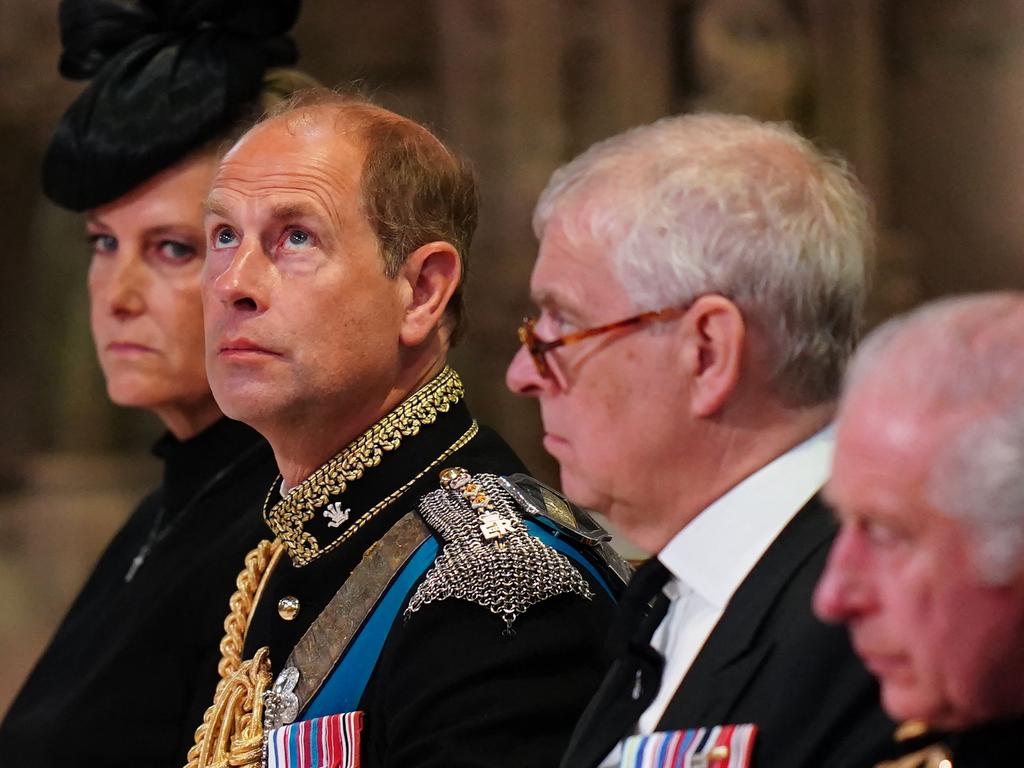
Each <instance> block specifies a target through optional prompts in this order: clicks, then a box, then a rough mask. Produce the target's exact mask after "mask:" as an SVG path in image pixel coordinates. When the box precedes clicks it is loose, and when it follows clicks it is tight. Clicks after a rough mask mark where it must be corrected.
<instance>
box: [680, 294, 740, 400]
mask: <svg viewBox="0 0 1024 768" xmlns="http://www.w3.org/2000/svg"><path fill="white" fill-rule="evenodd" d="M683 324H684V327H683V328H682V329H680V331H681V332H683V333H685V334H686V336H687V340H686V342H685V347H684V350H685V351H684V356H683V364H684V366H685V367H686V374H687V376H688V377H689V379H690V381H691V386H690V413H691V414H692V415H693V416H695V417H697V418H709V417H711V416H714V415H715V414H716V413H718V411H719V410H721V409H722V407H723V406H724V405H725V403H726V401H727V400H728V399H729V397H730V396H731V395H732V393H733V392H734V391H735V390H736V386H737V385H738V384H739V380H740V372H741V369H742V363H743V344H744V339H745V338H746V335H747V326H746V322H745V321H744V320H743V314H742V313H741V312H740V310H739V307H737V306H736V305H735V304H733V302H731V301H730V300H729V299H727V298H725V297H724V296H718V295H716V294H709V295H707V296H701V297H700V298H699V299H697V300H696V301H695V302H694V303H693V306H691V307H690V310H689V311H688V312H687V313H686V316H685V317H684V318H683Z"/></svg>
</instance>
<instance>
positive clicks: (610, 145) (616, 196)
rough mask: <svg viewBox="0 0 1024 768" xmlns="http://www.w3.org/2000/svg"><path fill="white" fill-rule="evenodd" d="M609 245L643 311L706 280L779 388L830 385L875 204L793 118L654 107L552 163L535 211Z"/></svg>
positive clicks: (849, 330)
mask: <svg viewBox="0 0 1024 768" xmlns="http://www.w3.org/2000/svg"><path fill="white" fill-rule="evenodd" d="M556 216H558V220H559V224H560V225H561V226H562V227H563V230H564V232H565V236H566V237H567V238H568V239H569V240H570V242H577V241H579V240H581V239H582V240H589V242H593V243H599V244H601V245H602V246H603V247H605V248H607V249H608V250H607V252H608V253H609V255H610V257H611V260H612V265H613V268H614V269H615V271H616V274H617V276H618V279H619V281H620V283H621V285H622V287H623V289H624V290H625V292H626V294H627V295H628V296H629V298H630V300H631V301H632V303H633V304H634V305H636V308H637V310H638V311H647V310H651V309H661V308H664V307H669V306H675V305H682V304H685V303H686V302H688V301H691V300H693V299H694V298H696V297H698V296H700V295H702V294H705V293H720V294H722V295H724V296H726V297H728V298H730V299H731V300H732V301H734V302H735V303H736V304H737V306H739V307H740V310H741V311H742V312H743V314H744V317H745V318H746V319H747V321H748V322H751V323H753V324H756V326H757V327H758V328H760V329H761V330H762V332H763V333H764V335H765V338H766V341H767V345H768V349H767V350H765V351H764V352H765V355H766V359H767V360H768V361H769V364H770V365H771V368H772V371H771V373H772V381H773V383H774V384H775V385H776V389H777V390H778V393H779V394H780V395H782V396H783V397H784V399H786V400H787V401H789V402H790V403H791V404H794V405H813V404H816V403H819V402H825V401H828V400H832V399H834V398H835V397H836V395H837V394H838V390H839V385H840V382H841V379H842V373H843V370H844V367H845V364H846V361H847V359H848V358H849V356H850V354H851V352H852V350H853V347H854V345H855V343H856V341H857V338H858V335H859V331H860V326H861V321H862V317H863V307H864V298H865V294H866V290H867V277H868V272H869V268H870V262H871V260H872V254H873V247H874V241H873V235H872V231H873V230H872V215H871V210H870V206H869V204H868V202H867V200H866V197H865V195H864V194H863V191H862V190H861V187H860V185H859V184H858V183H857V181H856V179H855V178H854V177H853V174H852V173H851V172H850V170H849V169H848V167H847V166H846V164H845V163H844V162H843V161H842V160H840V159H838V158H834V157H830V156H826V155H825V154H823V153H822V152H820V151H819V150H818V149H816V148H815V147H814V145H813V144H811V143H810V142H809V141H807V140H806V139H803V138H801V137H800V136H799V135H798V134H797V133H796V132H795V131H793V129H792V128H790V127H789V126H788V125H784V124H776V123H762V122H758V121H756V120H754V119H752V118H748V117H742V116H735V115H732V116H731V115H717V114H701V115H685V116H680V117H667V118H663V119H661V120H659V121H657V122H655V123H652V124H651V125H645V126H641V127H639V128H634V129H632V130H630V131H627V132H626V133H623V134H621V135H619V136H615V137H613V138H611V139H607V140H605V141H603V142H600V143H598V144H595V145H594V146H592V147H591V148H590V149H588V150H587V151H586V152H584V153H583V154H582V155H580V156H579V157H577V158H576V159H575V160H573V161H572V162H571V163H569V164H568V165H566V166H564V167H562V168H560V169H559V170H557V171H556V172H555V173H554V175H553V176H552V178H551V181H550V182H549V184H548V186H547V188H546V189H545V190H544V192H543V193H542V195H541V197H540V200H539V202H538V203H537V208H536V210H535V212H534V219H533V226H534V231H535V232H536V234H537V237H538V238H540V237H542V236H543V233H544V229H545V228H546V227H547V225H548V223H549V222H550V221H551V220H552V219H553V218H554V217H556Z"/></svg>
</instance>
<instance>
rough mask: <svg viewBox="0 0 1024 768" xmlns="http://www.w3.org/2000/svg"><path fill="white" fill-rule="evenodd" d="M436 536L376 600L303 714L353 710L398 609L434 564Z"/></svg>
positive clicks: (319, 715)
mask: <svg viewBox="0 0 1024 768" xmlns="http://www.w3.org/2000/svg"><path fill="white" fill-rule="evenodd" d="M438 549H439V547H438V543H437V539H435V538H434V537H433V536H431V537H430V538H428V539H427V540H426V541H424V542H423V543H422V544H420V545H419V547H417V548H416V551H415V552H414V553H413V554H412V557H410V558H409V560H408V561H407V562H406V563H405V565H404V566H402V570H401V571H399V573H398V575H397V576H396V577H395V579H394V581H392V582H391V585H390V586H389V587H388V589H387V592H385V593H384V596H383V597H382V598H381V599H380V600H379V601H378V602H377V605H376V607H375V608H374V609H373V613H371V614H370V617H369V618H368V619H367V620H366V623H365V624H363V626H362V628H361V629H360V630H359V634H358V635H356V638H355V640H353V641H352V644H351V645H349V647H348V650H347V651H346V652H345V655H344V656H342V657H341V660H340V661H339V662H338V664H337V666H335V668H334V671H333V672H331V674H330V675H329V676H328V678H327V679H326V680H325V681H324V684H323V685H322V686H321V687H320V690H319V691H318V692H317V694H316V696H314V697H313V699H312V701H310V702H309V706H308V707H306V711H305V712H304V713H303V717H304V718H311V717H323V716H324V715H332V714H334V713H336V712H352V711H354V710H355V709H356V708H357V707H358V705H359V700H360V699H361V698H362V697H363V691H365V690H366V684H367V682H368V681H369V680H370V675H371V673H372V672H373V670H374V668H375V667H376V666H377V660H378V659H379V658H380V654H381V651H382V650H383V649H384V642H385V641H386V640H387V639H388V633H389V632H390V631H391V625H392V624H394V623H395V618H396V617H397V616H398V612H399V611H400V610H402V606H404V605H405V604H406V603H407V602H408V601H409V595H410V593H411V592H412V590H413V587H415V586H416V585H417V584H419V582H420V579H422V578H423V574H425V573H426V572H427V569H428V568H429V567H430V566H431V565H433V563H434V558H436V557H437V553H438Z"/></svg>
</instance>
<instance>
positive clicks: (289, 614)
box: [277, 595, 299, 621]
mask: <svg viewBox="0 0 1024 768" xmlns="http://www.w3.org/2000/svg"><path fill="white" fill-rule="evenodd" d="M277 613H278V615H279V616H280V617H281V618H282V619H284V620H285V621H291V620H292V619H294V618H295V617H296V616H298V615H299V598H297V597H292V596H291V595H288V596H287V597H282V598H281V599H280V600H278V601H277Z"/></svg>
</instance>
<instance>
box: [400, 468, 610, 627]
mask: <svg viewBox="0 0 1024 768" xmlns="http://www.w3.org/2000/svg"><path fill="white" fill-rule="evenodd" d="M498 480H499V478H498V477H497V476H496V475H488V474H479V475H470V474H469V472H467V471H466V470H465V469H462V468H461V467H452V468H450V469H446V470H444V471H443V472H442V473H441V489H440V490H437V491H433V492H431V493H428V494H427V495H426V496H424V497H423V498H422V499H421V500H420V515H422V517H423V519H424V520H425V521H426V522H427V525H429V526H430V527H431V528H433V529H434V531H436V532H437V533H438V534H439V535H440V536H441V537H442V538H443V539H444V540H445V545H444V548H443V549H442V550H441V553H440V554H439V555H438V556H437V558H436V559H435V561H434V565H433V566H432V567H431V569H430V570H429V571H428V572H427V575H426V576H425V577H424V579H423V581H422V582H421V583H420V585H419V588H418V589H417V590H416V593H415V594H414V595H413V596H412V599H411V600H410V601H409V606H408V607H407V608H406V609H405V615H406V616H409V615H411V614H412V613H415V612H416V611H418V610H419V609H420V608H422V607H423V606H424V605H427V604H428V603H433V602H436V601H438V600H445V599H447V598H450V597H455V598H459V599H462V600H468V601H470V602H473V603H476V604H478V605H480V606H483V607H484V608H487V609H488V610H490V611H491V612H492V613H495V614H497V615H498V616H501V617H502V618H503V619H504V620H505V623H506V624H507V625H508V626H509V627H511V626H512V622H513V621H515V620H516V617H517V616H519V615H520V614H521V613H523V612H524V611H526V609H527V608H529V607H530V606H531V605H533V604H534V603H539V602H540V601H541V600H544V599H546V598H549V597H554V596H555V595H563V594H570V593H571V594H576V595H580V596H581V597H583V598H585V599H587V600H590V599H592V598H593V593H592V592H591V591H590V585H589V584H588V583H587V581H586V579H584V578H583V576H582V575H581V574H580V572H579V571H578V570H577V569H576V567H575V566H574V565H573V564H572V562H570V561H569V559H568V558H567V557H565V555H562V554H560V553H559V552H556V551H555V550H554V549H552V548H551V547H549V546H548V545H546V544H544V543H543V542H542V541H540V540H539V539H537V538H534V537H533V536H531V535H530V534H529V532H528V531H527V530H526V525H525V524H524V523H523V518H522V516H521V514H520V513H519V511H518V510H517V509H516V506H515V503H514V502H513V500H512V497H511V496H510V495H509V494H508V492H507V491H505V489H504V488H503V487H502V486H501V484H500V483H499V482H498Z"/></svg>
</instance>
